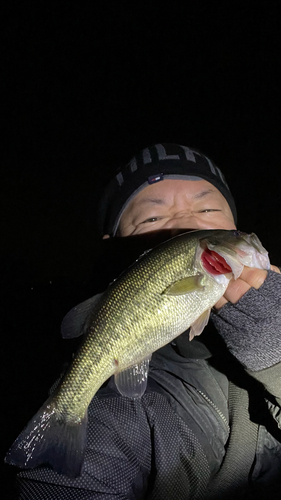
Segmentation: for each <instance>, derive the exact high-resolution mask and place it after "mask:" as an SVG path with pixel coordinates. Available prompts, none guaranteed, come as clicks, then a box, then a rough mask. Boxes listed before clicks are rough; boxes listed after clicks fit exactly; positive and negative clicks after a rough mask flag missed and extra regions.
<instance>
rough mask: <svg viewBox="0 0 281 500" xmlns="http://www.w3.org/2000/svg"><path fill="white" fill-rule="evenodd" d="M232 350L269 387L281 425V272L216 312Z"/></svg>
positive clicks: (216, 320)
mask: <svg viewBox="0 0 281 500" xmlns="http://www.w3.org/2000/svg"><path fill="white" fill-rule="evenodd" d="M212 321H213V323H214V324H215V326H216V329H217V330H218V332H219V334H220V335H221V337H222V338H223V340H224V341H225V343H226V345H227V347H228V349H229V351H230V352H231V353H232V354H233V355H234V357H235V358H236V359H238V361H240V363H241V364H242V365H243V366H244V368H245V369H246V370H247V372H248V373H249V374H250V375H251V377H253V378H255V379H256V380H258V381H259V382H261V383H262V384H263V386H264V388H265V390H266V393H267V395H268V398H267V397H266V393H265V399H267V402H268V406H269V408H270V411H271V413H272V415H273V417H274V419H275V420H276V422H277V424H278V427H280V428H281V414H280V413H281V410H280V407H281V275H280V274H278V273H276V272H274V271H268V275H267V278H266V280H265V281H264V283H263V285H262V286H261V287H260V288H259V289H258V290H256V289H255V288H250V290H249V291H248V292H247V293H246V294H245V295H244V296H243V297H241V299H240V300H239V301H238V302H237V303H236V304H231V303H227V304H226V305H225V306H224V307H222V308H221V309H220V310H219V311H217V312H212Z"/></svg>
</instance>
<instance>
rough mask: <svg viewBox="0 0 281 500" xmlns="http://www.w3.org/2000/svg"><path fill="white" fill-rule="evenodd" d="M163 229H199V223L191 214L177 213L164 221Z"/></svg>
mask: <svg viewBox="0 0 281 500" xmlns="http://www.w3.org/2000/svg"><path fill="white" fill-rule="evenodd" d="M165 229H201V225H200V222H199V221H198V220H197V219H196V217H194V215H193V214H190V215H189V214H177V215H175V216H173V217H171V218H170V219H169V220H168V221H167V222H166V224H165Z"/></svg>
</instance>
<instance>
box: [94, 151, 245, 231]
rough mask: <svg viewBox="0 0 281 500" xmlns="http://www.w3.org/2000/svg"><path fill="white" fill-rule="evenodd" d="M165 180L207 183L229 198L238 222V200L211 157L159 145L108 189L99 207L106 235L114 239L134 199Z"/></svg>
mask: <svg viewBox="0 0 281 500" xmlns="http://www.w3.org/2000/svg"><path fill="white" fill-rule="evenodd" d="M164 179H185V180H196V179H205V180H206V181H208V182H210V183H211V184H213V185H214V186H215V187H216V188H217V189H218V190H219V191H220V192H221V194H222V195H223V196H224V197H225V199H226V201H227V202H228V204H229V206H230V209H231V211H232V214H233V218H234V221H235V223H236V221H237V212H236V206H235V202H234V199H233V197H232V194H231V192H230V190H229V187H228V185H227V183H226V180H225V178H224V175H223V174H222V172H221V171H220V169H219V168H218V167H217V166H216V165H215V164H214V162H212V161H211V160H210V159H209V158H208V157H207V156H205V155H203V154H202V153H201V152H200V153H199V152H198V151H196V150H194V149H190V148H187V147H186V146H180V145H178V144H155V145H153V146H151V147H150V148H146V149H143V150H142V151H141V152H140V153H139V154H138V155H136V156H135V157H134V158H133V159H132V160H131V161H130V162H129V163H128V164H127V165H126V166H125V167H124V168H122V169H121V170H119V172H118V173H117V174H116V175H115V177H113V179H111V181H110V182H109V184H108V185H107V186H106V188H105V190H104V192H103V195H102V198H101V201H100V203H99V212H98V224H99V229H100V231H101V233H102V234H109V235H111V236H114V235H115V234H116V231H117V228H118V225H119V222H120V218H121V215H122V213H123V212H124V210H125V208H126V206H127V205H128V203H129V202H130V201H131V200H132V198H133V197H134V196H135V195H136V194H137V193H139V192H140V191H141V190H142V189H144V188H145V187H146V186H148V185H149V184H154V183H155V182H160V181H162V180H164Z"/></svg>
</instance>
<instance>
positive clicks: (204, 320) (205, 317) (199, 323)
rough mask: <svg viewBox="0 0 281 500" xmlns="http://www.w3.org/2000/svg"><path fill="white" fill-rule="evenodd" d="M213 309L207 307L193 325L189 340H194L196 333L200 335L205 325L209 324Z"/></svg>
mask: <svg viewBox="0 0 281 500" xmlns="http://www.w3.org/2000/svg"><path fill="white" fill-rule="evenodd" d="M210 312H211V309H207V311H205V312H203V314H201V316H199V318H197V320H196V321H194V323H193V324H192V325H191V327H190V332H189V340H192V339H193V337H195V336H196V335H200V334H201V333H202V332H203V330H204V328H205V326H206V325H207V324H208V321H209V317H210Z"/></svg>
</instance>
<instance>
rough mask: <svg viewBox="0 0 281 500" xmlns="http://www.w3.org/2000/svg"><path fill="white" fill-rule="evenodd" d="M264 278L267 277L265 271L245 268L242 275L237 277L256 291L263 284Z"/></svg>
mask: <svg viewBox="0 0 281 500" xmlns="http://www.w3.org/2000/svg"><path fill="white" fill-rule="evenodd" d="M266 277H267V271H266V270H265V269H257V268H255V267H246V266H245V267H244V269H243V271H242V273H241V274H240V276H239V280H242V281H244V282H245V283H247V284H248V285H250V287H251V286H252V287H253V288H256V289H257V290H258V289H259V288H260V287H261V285H262V284H263V283H264V280H265V278H266ZM239 280H237V281H239ZM241 287H242V285H241ZM241 289H242V288H241Z"/></svg>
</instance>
